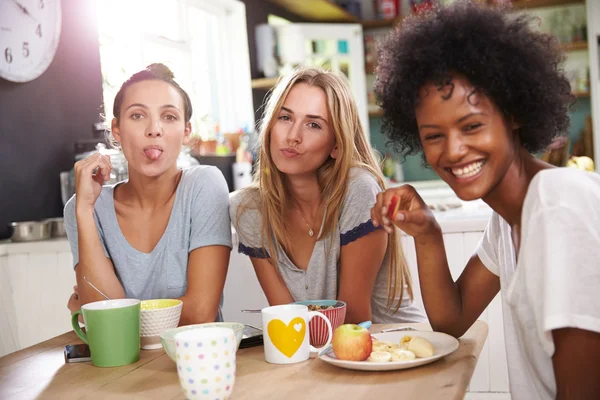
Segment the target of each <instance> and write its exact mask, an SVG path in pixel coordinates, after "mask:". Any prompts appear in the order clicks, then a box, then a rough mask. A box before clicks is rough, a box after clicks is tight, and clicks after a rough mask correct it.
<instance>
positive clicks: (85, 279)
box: [83, 275, 110, 300]
mask: <svg viewBox="0 0 600 400" xmlns="http://www.w3.org/2000/svg"><path fill="white" fill-rule="evenodd" d="M83 280H84V281H86V282H87V283H88V285H90V286H91V287H93V288H94V289H96V292H98V293H100V294H101V295H102V296H104V297H106V300H110V298H109V297H108V296H107V295H105V294H104V293H102V292H101V291H100V289H98V288H97V287H96V286H94V284H93V283H92V282H90V281H88V279H87V278H86V277H85V275H84V276H83Z"/></svg>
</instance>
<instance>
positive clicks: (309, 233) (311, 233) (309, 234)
mask: <svg viewBox="0 0 600 400" xmlns="http://www.w3.org/2000/svg"><path fill="white" fill-rule="evenodd" d="M296 212H297V213H298V215H299V216H300V218H302V221H304V223H305V224H306V227H307V228H308V236H310V237H313V235H314V234H315V233H314V232H313V230H312V228H311V226H310V225H309V224H308V222H306V220H305V219H304V216H303V215H302V213H301V212H300V210H299V209H298V207H296Z"/></svg>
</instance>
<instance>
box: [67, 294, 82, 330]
mask: <svg viewBox="0 0 600 400" xmlns="http://www.w3.org/2000/svg"><path fill="white" fill-rule="evenodd" d="M67 308H68V309H69V311H71V315H73V313H74V312H75V311H77V310H79V309H81V303H80V302H79V288H78V287H77V285H75V286H73V294H72V295H71V297H69V301H68V302H67ZM79 322H81V323H83V315H81V314H79Z"/></svg>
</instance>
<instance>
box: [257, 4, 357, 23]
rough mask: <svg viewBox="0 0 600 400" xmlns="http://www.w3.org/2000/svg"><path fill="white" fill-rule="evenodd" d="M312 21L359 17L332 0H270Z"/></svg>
mask: <svg viewBox="0 0 600 400" xmlns="http://www.w3.org/2000/svg"><path fill="white" fill-rule="evenodd" d="M268 1H269V2H270V3H273V4H276V5H278V6H279V7H281V8H283V9H285V10H287V11H289V12H290V13H292V14H296V15H298V16H300V17H302V18H304V19H306V20H308V21H310V22H358V20H357V18H356V17H355V16H354V15H352V14H350V13H349V12H348V11H346V10H344V9H343V8H342V7H340V6H338V5H337V4H335V3H334V2H333V1H331V0H268Z"/></svg>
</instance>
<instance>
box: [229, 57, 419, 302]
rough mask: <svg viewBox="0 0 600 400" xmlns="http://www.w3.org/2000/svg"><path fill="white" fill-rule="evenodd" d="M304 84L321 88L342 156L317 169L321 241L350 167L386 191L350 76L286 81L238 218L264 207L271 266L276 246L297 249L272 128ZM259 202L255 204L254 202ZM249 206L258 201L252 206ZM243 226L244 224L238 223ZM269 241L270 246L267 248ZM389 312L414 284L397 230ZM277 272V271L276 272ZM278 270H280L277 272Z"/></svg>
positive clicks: (267, 119)
mask: <svg viewBox="0 0 600 400" xmlns="http://www.w3.org/2000/svg"><path fill="white" fill-rule="evenodd" d="M299 83H305V84H308V85H310V86H314V87H318V88H321V89H322V90H323V91H324V92H325V94H326V97H327V107H328V112H329V115H330V116H331V125H332V128H333V132H334V135H335V143H336V145H337V157H336V158H335V159H334V158H331V157H329V158H328V159H327V160H326V161H325V163H324V164H323V165H322V166H321V167H320V168H319V169H318V170H317V179H318V183H319V187H320V190H321V194H322V198H323V199H327V207H326V212H325V216H324V220H325V221H324V224H323V230H322V232H321V233H320V236H319V238H321V237H326V236H327V235H328V234H329V233H331V232H335V230H336V225H337V223H338V219H339V214H340V210H341V209H342V204H343V202H344V199H345V196H346V192H347V189H348V180H349V175H350V168H352V167H361V168H364V169H366V170H368V171H369V172H370V173H371V174H373V175H374V176H375V177H376V178H377V181H378V182H379V184H380V185H381V187H382V188H385V183H384V181H383V176H382V173H381V172H380V168H379V163H378V161H377V157H376V155H375V153H374V151H373V150H372V149H371V147H370V145H369V143H368V142H367V138H366V136H365V133H364V130H363V127H362V124H361V122H360V118H359V115H358V108H357V106H356V102H355V101H354V97H353V96H352V92H351V89H350V86H349V85H348V82H347V80H346V78H345V77H344V76H343V75H341V74H338V73H334V72H328V71H324V70H321V69H318V68H307V67H302V68H298V69H296V70H294V71H293V72H292V73H290V74H288V75H286V76H284V77H282V78H281V79H280V80H279V82H278V83H277V85H276V86H275V87H274V88H273V90H272V92H271V93H270V96H269V99H268V101H267V104H266V108H265V110H264V114H263V118H262V120H261V123H260V129H259V144H260V152H259V156H258V167H259V168H257V170H256V171H255V173H254V179H253V184H252V185H251V186H250V187H248V188H246V189H244V191H245V193H244V200H243V201H241V202H240V206H239V208H238V210H237V213H236V214H237V219H238V221H239V218H240V215H241V214H242V213H243V212H244V211H245V210H246V209H248V208H253V207H256V208H259V209H260V210H261V214H262V227H261V232H262V235H261V236H262V238H263V239H262V240H263V248H265V249H267V251H268V253H269V255H270V257H271V262H274V264H275V265H276V264H277V244H278V243H279V244H280V245H281V246H282V247H283V248H284V249H285V250H290V249H291V248H292V245H291V242H290V238H289V237H288V236H287V234H286V219H285V218H284V211H285V207H286V205H287V204H290V201H291V199H290V198H289V193H288V192H287V190H286V189H285V186H284V183H283V182H284V180H283V176H282V173H281V172H280V171H279V170H278V169H277V167H276V166H275V164H274V163H273V159H272V158H271V151H270V136H271V129H272V127H273V125H274V124H275V122H276V120H277V116H278V115H279V112H280V110H281V107H282V106H283V104H284V102H285V99H286V98H287V95H288V93H289V92H290V90H291V89H292V87H294V85H296V84H299ZM252 199H254V200H255V201H252ZM250 202H252V203H254V204H253V205H252V206H251V205H250ZM237 225H238V226H239V224H237ZM265 238H266V246H265V243H264V241H265ZM387 254H389V257H388V261H389V266H390V268H389V272H388V308H392V307H394V304H393V303H394V299H396V298H397V299H398V302H397V304H395V311H397V310H398V309H399V308H400V305H401V302H402V297H403V295H404V287H405V286H406V289H407V291H408V293H409V296H410V297H411V299H412V296H413V293H412V284H411V279H410V272H409V270H408V265H407V263H406V259H405V257H404V254H403V252H402V248H401V245H400V241H399V240H398V235H397V232H395V231H394V233H392V234H391V235H390V236H389V238H388V245H387ZM276 270H277V269H276ZM277 272H278V270H277Z"/></svg>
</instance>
